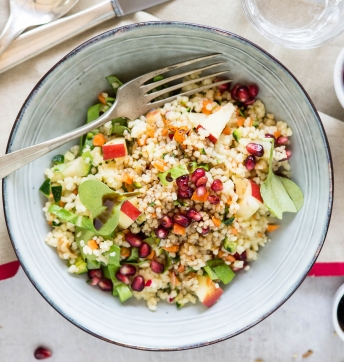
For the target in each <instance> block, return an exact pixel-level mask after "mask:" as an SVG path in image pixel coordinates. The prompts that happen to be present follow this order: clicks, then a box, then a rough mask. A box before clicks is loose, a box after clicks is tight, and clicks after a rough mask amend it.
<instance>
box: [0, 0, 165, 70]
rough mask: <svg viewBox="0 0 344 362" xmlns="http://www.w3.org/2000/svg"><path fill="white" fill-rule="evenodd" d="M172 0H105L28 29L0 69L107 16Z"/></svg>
mask: <svg viewBox="0 0 344 362" xmlns="http://www.w3.org/2000/svg"><path fill="white" fill-rule="evenodd" d="M167 1H169V0H111V1H110V0H106V1H103V2H101V3H99V4H97V5H94V6H92V7H90V8H88V9H85V10H83V11H80V12H78V13H76V14H73V15H69V16H66V17H63V18H61V19H58V20H55V21H53V22H51V23H49V24H45V25H42V26H39V27H37V28H35V29H32V30H30V31H27V32H26V33H24V34H22V35H21V36H20V37H19V38H18V39H16V40H15V41H14V42H13V43H12V44H11V46H10V47H9V48H8V49H7V51H6V52H5V53H4V54H3V55H2V56H0V73H2V72H4V71H6V70H8V69H10V68H12V67H14V66H16V65H17V64H19V63H21V62H23V61H25V60H27V59H30V58H32V57H34V56H35V55H37V54H40V53H42V52H43V51H45V50H47V49H49V48H51V47H53V46H54V45H56V44H59V43H61V42H63V41H64V40H67V39H69V38H71V37H73V36H75V35H77V34H80V33H81V32H83V31H85V30H87V29H90V28H92V27H94V26H96V25H98V24H100V23H102V22H104V21H106V20H109V19H111V18H115V17H119V16H124V15H128V14H131V13H134V12H136V11H139V10H143V9H147V8H150V7H152V6H155V5H158V4H161V3H164V2H167Z"/></svg>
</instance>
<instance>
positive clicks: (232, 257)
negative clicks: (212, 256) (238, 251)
mask: <svg viewBox="0 0 344 362" xmlns="http://www.w3.org/2000/svg"><path fill="white" fill-rule="evenodd" d="M226 260H227V261H230V262H231V263H234V262H235V260H236V259H235V258H234V256H233V255H231V254H228V255H227V256H226Z"/></svg>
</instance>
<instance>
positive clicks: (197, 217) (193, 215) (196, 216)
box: [186, 209, 202, 221]
mask: <svg viewBox="0 0 344 362" xmlns="http://www.w3.org/2000/svg"><path fill="white" fill-rule="evenodd" d="M186 215H187V216H188V218H189V219H191V220H193V221H201V220H202V215H201V213H199V212H198V211H196V210H194V209H190V210H188V212H187V213H186Z"/></svg>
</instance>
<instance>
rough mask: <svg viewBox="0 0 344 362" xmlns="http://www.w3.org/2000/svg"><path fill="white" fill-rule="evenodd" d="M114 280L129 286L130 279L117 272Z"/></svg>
mask: <svg viewBox="0 0 344 362" xmlns="http://www.w3.org/2000/svg"><path fill="white" fill-rule="evenodd" d="M115 276H116V279H118V280H119V281H120V282H122V283H124V284H130V279H129V278H128V277H127V276H126V275H123V274H121V273H120V272H119V271H118V272H117V273H116V275H115Z"/></svg>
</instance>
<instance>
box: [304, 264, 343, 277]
mask: <svg viewBox="0 0 344 362" xmlns="http://www.w3.org/2000/svg"><path fill="white" fill-rule="evenodd" d="M308 275H310V276H315V277H335V276H344V263H315V264H314V265H313V267H312V269H311V270H310V272H309V273H308Z"/></svg>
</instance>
